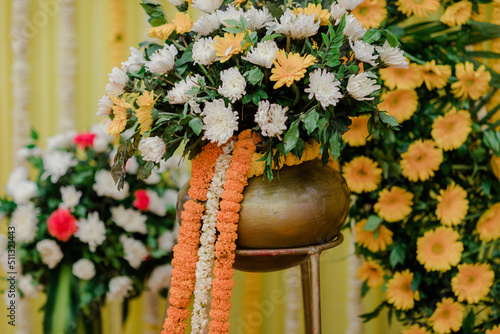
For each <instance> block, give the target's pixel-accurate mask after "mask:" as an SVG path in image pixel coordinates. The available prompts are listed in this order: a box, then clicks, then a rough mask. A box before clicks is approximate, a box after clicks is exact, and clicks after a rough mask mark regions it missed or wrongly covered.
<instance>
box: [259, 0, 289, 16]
mask: <svg viewBox="0 0 500 334" xmlns="http://www.w3.org/2000/svg"><path fill="white" fill-rule="evenodd" d="M263 5H264V7H266V8H267V9H268V10H269V13H271V15H272V16H274V17H275V18H279V17H281V16H283V13H284V11H283V9H281V8H279V7H278V6H276V2H275V1H264V3H263Z"/></svg>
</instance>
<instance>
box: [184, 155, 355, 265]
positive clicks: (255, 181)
mask: <svg viewBox="0 0 500 334" xmlns="http://www.w3.org/2000/svg"><path fill="white" fill-rule="evenodd" d="M248 181H249V182H248V185H247V186H246V187H245V191H244V193H243V195H244V199H243V202H242V203H241V211H240V220H239V222H238V240H237V242H236V244H237V249H283V248H297V247H305V246H313V245H319V244H323V243H326V242H328V241H330V240H332V239H333V238H334V237H336V236H337V235H338V234H339V232H340V229H341V228H342V226H343V224H344V222H345V220H346V217H347V212H348V209H349V189H348V187H347V183H346V181H345V179H344V178H343V177H342V175H341V174H340V173H339V172H338V171H337V170H335V169H334V168H332V167H331V166H329V165H326V166H323V167H322V164H321V162H320V161H319V160H318V159H316V160H313V161H309V162H305V163H302V164H300V165H297V166H291V167H283V168H282V169H281V170H280V171H279V175H277V176H276V177H275V178H274V180H273V181H271V182H269V181H268V180H267V179H266V180H265V179H263V177H262V176H260V177H253V178H251V179H249V180H248ZM187 192H188V186H184V187H183V189H182V190H181V192H180V193H179V200H178V205H177V209H178V211H177V212H178V213H180V212H181V210H182V207H183V203H184V202H185V201H187V200H188V197H187ZM306 259H307V255H300V256H298V255H279V256H258V257H256V256H251V257H250V256H241V255H237V256H236V261H235V264H234V268H235V269H239V270H244V271H274V270H281V269H286V268H289V267H292V266H294V265H298V264H300V263H302V262H303V261H305V260H306Z"/></svg>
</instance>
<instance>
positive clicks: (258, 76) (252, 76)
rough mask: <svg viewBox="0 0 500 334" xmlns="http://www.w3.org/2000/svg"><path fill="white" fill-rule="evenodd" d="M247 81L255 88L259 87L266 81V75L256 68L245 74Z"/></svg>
mask: <svg viewBox="0 0 500 334" xmlns="http://www.w3.org/2000/svg"><path fill="white" fill-rule="evenodd" d="M243 76H244V77H245V78H247V81H248V82H250V83H251V84H252V85H253V86H255V85H257V84H258V83H260V82H261V81H262V79H264V73H262V71H261V70H260V69H259V68H258V67H254V68H252V69H251V70H250V71H247V72H245V73H244V74H243Z"/></svg>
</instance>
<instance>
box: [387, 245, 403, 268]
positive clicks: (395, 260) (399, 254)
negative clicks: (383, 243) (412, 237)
mask: <svg viewBox="0 0 500 334" xmlns="http://www.w3.org/2000/svg"><path fill="white" fill-rule="evenodd" d="M405 258H406V244H404V243H400V244H395V245H394V247H393V248H392V250H391V255H389V263H390V265H391V267H392V268H394V267H396V266H397V265H398V264H399V263H401V264H402V263H404V262H405Z"/></svg>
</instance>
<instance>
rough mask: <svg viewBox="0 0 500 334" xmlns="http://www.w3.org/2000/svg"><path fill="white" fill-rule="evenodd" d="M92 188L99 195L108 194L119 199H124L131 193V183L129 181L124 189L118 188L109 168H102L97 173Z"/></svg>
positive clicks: (107, 195)
mask: <svg viewBox="0 0 500 334" xmlns="http://www.w3.org/2000/svg"><path fill="white" fill-rule="evenodd" d="M92 189H94V191H95V192H96V193H97V195H99V196H106V197H110V198H114V199H117V200H122V199H124V198H126V197H127V196H128V195H129V192H128V191H129V185H128V183H127V182H125V184H124V185H123V189H122V190H118V189H117V188H116V185H115V181H114V180H113V176H111V173H110V171H109V170H105V169H101V170H99V171H97V172H96V173H95V183H94V185H93V186H92Z"/></svg>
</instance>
